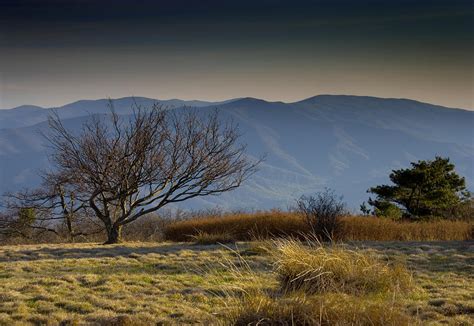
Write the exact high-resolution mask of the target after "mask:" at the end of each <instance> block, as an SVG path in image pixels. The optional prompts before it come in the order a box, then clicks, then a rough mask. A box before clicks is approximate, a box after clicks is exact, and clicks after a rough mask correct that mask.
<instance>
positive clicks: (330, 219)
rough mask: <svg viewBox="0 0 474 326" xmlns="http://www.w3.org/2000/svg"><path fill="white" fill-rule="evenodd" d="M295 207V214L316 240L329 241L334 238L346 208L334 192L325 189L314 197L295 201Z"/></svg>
mask: <svg viewBox="0 0 474 326" xmlns="http://www.w3.org/2000/svg"><path fill="white" fill-rule="evenodd" d="M296 205H297V212H298V213H299V214H301V215H302V217H303V218H304V220H305V222H306V224H307V226H308V227H309V229H310V230H311V232H312V234H314V235H315V236H316V237H317V238H318V239H320V240H323V241H326V240H329V241H330V240H332V239H334V238H335V237H336V235H337V233H338V232H339V230H340V228H341V217H342V216H343V215H344V214H346V208H345V204H344V203H343V202H342V199H341V198H338V197H337V196H336V194H335V193H334V191H332V190H329V189H326V190H325V191H323V192H319V193H317V194H316V195H314V196H309V197H306V196H303V197H301V198H300V199H298V200H297V202H296Z"/></svg>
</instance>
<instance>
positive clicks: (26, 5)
mask: <svg viewBox="0 0 474 326" xmlns="http://www.w3.org/2000/svg"><path fill="white" fill-rule="evenodd" d="M473 13H474V11H473V4H472V1H471V0H467V1H466V0H445V1H439V0H432V1H429V0H411V1H409V0H397V1H384V0H374V1H362V0H361V1H359V0H352V1H349V0H315V1H278V0H273V1H269V0H265V1H258V0H254V1H249V0H239V1H223V0H221V1H206V0H201V1H182V0H176V1H147V0H135V1H124V0H102V1H91V0H47V1H41V0H0V108H3V109H6V108H12V107H15V106H19V105H24V104H33V105H40V106H44V107H54V106H60V105H63V104H66V103H69V102H73V101H76V100H79V99H97V98H107V97H111V98H118V97H125V96H146V97H151V98H156V99H170V98H180V99H186V100H189V99H201V100H211V101H212V100H224V99H230V98H237V97H247V96H249V97H257V98H262V99H265V100H270V101H284V102H292V101H297V100H301V99H304V98H307V97H311V96H314V95H318V94H352V95H370V96H378V97H392V98H410V99H415V100H419V101H423V102H428V103H434V104H439V105H443V106H448V107H458V108H465V109H474V104H473V60H474V59H473V58H474V55H473V41H474V40H473V26H474V24H473V17H474V16H473Z"/></svg>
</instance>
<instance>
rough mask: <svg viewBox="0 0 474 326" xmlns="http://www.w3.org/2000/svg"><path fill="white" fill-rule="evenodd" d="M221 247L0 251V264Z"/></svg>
mask: <svg viewBox="0 0 474 326" xmlns="http://www.w3.org/2000/svg"><path fill="white" fill-rule="evenodd" d="M223 248H224V247H223V246H221V245H193V244H183V243H177V244H158V245H156V246H149V245H148V246H147V245H146V244H144V245H143V246H127V245H126V244H123V245H120V244H119V245H112V246H100V245H97V246H96V247H66V248H56V247H41V248H30V249H26V248H25V249H21V250H8V249H4V250H3V253H2V252H1V251H0V262H15V261H37V260H63V259H91V258H111V257H128V258H138V257H140V256H141V255H148V254H159V255H171V254H179V253H180V252H182V251H194V252H199V251H204V250H205V251H217V250H222V249H223Z"/></svg>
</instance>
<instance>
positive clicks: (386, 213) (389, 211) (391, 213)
mask: <svg viewBox="0 0 474 326" xmlns="http://www.w3.org/2000/svg"><path fill="white" fill-rule="evenodd" d="M374 213H375V215H376V216H383V217H387V218H390V219H392V220H400V219H401V218H402V217H403V212H402V210H401V209H400V208H399V207H398V206H396V205H394V204H392V203H390V202H386V201H383V202H379V203H378V205H377V207H375V209H374Z"/></svg>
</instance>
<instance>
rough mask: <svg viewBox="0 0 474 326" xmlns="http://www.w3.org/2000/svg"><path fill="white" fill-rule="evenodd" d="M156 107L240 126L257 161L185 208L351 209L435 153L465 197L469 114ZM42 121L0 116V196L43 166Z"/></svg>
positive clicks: (371, 107) (473, 143) (388, 107)
mask: <svg viewBox="0 0 474 326" xmlns="http://www.w3.org/2000/svg"><path fill="white" fill-rule="evenodd" d="M156 101H157V100H153V99H147V98H135V99H132V98H122V99H118V100H115V101H114V106H115V109H116V111H117V112H118V113H119V114H121V115H128V114H130V113H131V109H130V107H131V105H132V104H133V103H138V104H139V105H143V106H149V105H151V104H152V103H154V102H156ZM160 103H161V104H162V105H163V106H164V107H166V108H169V109H176V110H181V109H180V108H182V107H183V106H186V107H190V106H192V107H195V108H196V110H198V111H199V112H203V113H204V114H205V113H206V112H208V111H210V110H214V109H216V108H217V110H218V111H219V112H220V117H221V118H222V119H224V120H229V119H232V120H234V121H235V122H237V123H238V124H239V127H240V130H241V132H242V134H243V136H242V140H243V141H244V142H245V143H247V144H248V150H249V154H250V155H251V156H253V157H259V156H261V155H262V154H266V160H265V162H264V163H263V164H262V166H261V169H260V171H259V172H258V174H256V175H255V176H254V177H253V178H252V179H251V180H249V181H248V182H247V183H246V184H245V185H244V186H243V187H242V188H241V189H239V190H237V191H235V192H233V193H232V194H224V195H222V196H219V197H212V198H205V199H197V200H194V201H192V202H189V203H185V204H184V205H185V206H184V207H188V208H189V207H193V208H205V207H209V206H212V205H216V204H217V205H219V206H220V207H223V208H228V209H237V208H240V209H258V208H271V207H282V208H286V207H287V206H288V205H291V203H292V201H293V199H294V198H296V197H298V196H299V195H301V194H303V193H309V192H313V191H317V190H318V189H321V188H323V187H330V188H333V189H335V190H336V191H337V192H338V193H340V194H342V195H344V198H345V200H346V201H347V202H348V203H349V204H350V206H351V207H352V208H357V207H358V205H359V204H360V203H361V202H362V201H363V200H366V199H367V197H368V196H367V194H366V193H365V192H366V190H367V188H369V187H370V186H372V185H374V184H377V183H380V182H386V181H387V179H388V178H387V175H388V173H389V172H390V170H391V169H393V168H399V167H404V166H407V165H408V164H409V162H411V161H414V160H418V159H431V158H433V157H434V156H435V155H441V156H448V157H450V158H451V159H452V161H453V162H454V163H455V164H456V166H457V170H458V172H459V173H460V174H462V175H464V176H466V179H467V183H468V186H469V187H470V188H471V189H472V185H473V184H474V183H473V182H474V168H473V166H474V131H473V130H474V112H470V111H466V110H460V109H449V108H445V107H440V106H436V105H430V104H426V103H420V102H416V101H411V100H405V99H381V98H374V97H359V96H336V95H333V96H331V95H321V96H315V97H312V98H309V99H306V100H303V101H299V102H295V103H282V102H266V101H264V100H259V99H254V98H242V99H235V100H229V101H225V102H219V103H210V102H201V101H181V100H169V101H161V102H160ZM106 108H107V100H97V101H90V100H89V101H79V102H75V103H72V104H68V105H65V106H63V107H60V108H58V109H57V112H58V113H59V115H60V116H61V117H62V118H63V119H64V122H65V124H66V125H67V126H68V127H70V128H79V127H80V124H81V122H82V121H83V119H85V116H86V115H87V114H89V113H91V114H100V113H104V112H106ZM186 109H188V108H186ZM48 114H49V110H47V109H43V108H39V107H34V106H23V107H19V108H15V109H10V110H0V192H5V191H7V190H15V189H18V188H21V187H26V186H28V187H30V186H34V185H35V184H37V183H38V181H39V179H38V177H37V175H36V172H37V170H38V169H41V168H45V167H47V165H48V161H47V158H46V151H45V148H44V141H43V139H42V138H41V137H40V135H39V132H41V131H43V132H44V131H46V130H47V124H46V122H45V121H46V119H47V116H48Z"/></svg>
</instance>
